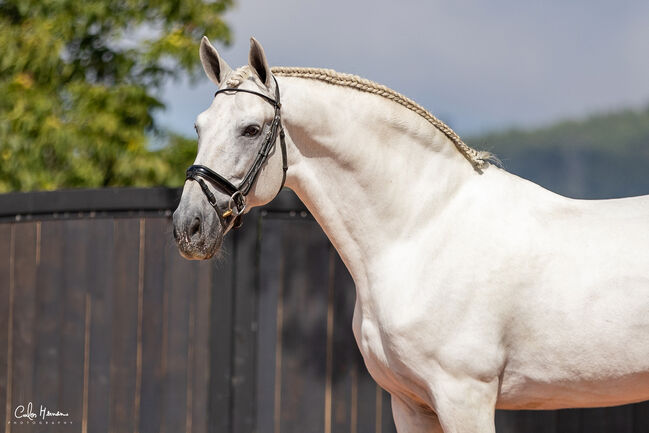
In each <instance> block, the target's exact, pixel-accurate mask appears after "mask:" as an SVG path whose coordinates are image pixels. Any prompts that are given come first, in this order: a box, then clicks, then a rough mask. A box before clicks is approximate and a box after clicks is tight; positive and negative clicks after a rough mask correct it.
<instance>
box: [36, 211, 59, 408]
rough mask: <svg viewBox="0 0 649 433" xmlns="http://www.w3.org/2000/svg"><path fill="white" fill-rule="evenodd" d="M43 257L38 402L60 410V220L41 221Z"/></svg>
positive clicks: (38, 296) (39, 296)
mask: <svg viewBox="0 0 649 433" xmlns="http://www.w3.org/2000/svg"><path fill="white" fill-rule="evenodd" d="M38 224H40V226H41V228H40V248H39V251H40V260H39V264H38V266H37V269H36V311H37V313H36V321H35V332H36V353H35V360H34V385H33V387H34V388H33V393H32V395H33V396H34V398H35V399H36V401H35V402H34V403H35V404H38V405H39V406H40V404H43V405H44V406H46V407H48V408H50V409H52V410H57V408H60V405H59V387H60V377H59V366H60V356H61V353H60V348H59V343H60V340H59V335H61V325H62V323H61V318H62V314H63V302H62V291H63V284H62V280H61V278H60V275H61V267H62V266H63V255H64V253H63V245H64V231H63V230H64V227H63V224H62V223H61V222H59V221H43V222H39V223H38Z"/></svg>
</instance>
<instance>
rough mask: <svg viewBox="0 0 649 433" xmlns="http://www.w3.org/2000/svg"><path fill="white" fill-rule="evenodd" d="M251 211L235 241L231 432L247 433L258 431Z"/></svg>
mask: <svg viewBox="0 0 649 433" xmlns="http://www.w3.org/2000/svg"><path fill="white" fill-rule="evenodd" d="M258 218H259V211H257V210H253V211H251V212H250V213H249V214H248V215H247V216H246V219H245V222H244V226H243V227H242V228H241V229H239V230H237V231H235V232H233V233H231V234H230V236H233V237H234V240H233V241H234V260H235V268H234V269H235V270H234V282H235V283H234V284H235V287H234V322H233V323H234V325H233V333H234V341H233V355H232V356H233V358H232V377H231V380H232V388H231V392H232V394H231V397H230V398H231V400H230V401H231V404H232V406H231V407H232V412H231V418H230V420H231V431H232V432H233V433H248V432H250V431H252V430H253V429H254V428H255V415H256V410H255V403H256V399H255V390H256V386H255V371H256V358H255V355H256V353H255V349H256V344H257V311H256V309H257V287H256V282H257V281H256V279H257V269H256V268H257V266H258V262H257V233H258V232H257V223H258Z"/></svg>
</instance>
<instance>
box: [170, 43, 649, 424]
mask: <svg viewBox="0 0 649 433" xmlns="http://www.w3.org/2000/svg"><path fill="white" fill-rule="evenodd" d="M201 59H202V62H203V66H204V69H205V72H206V73H207V75H208V76H209V77H210V78H211V79H212V81H214V82H215V83H216V84H217V85H218V86H219V87H221V88H223V87H238V88H242V89H248V90H253V91H256V92H260V93H263V94H264V95H267V96H268V97H273V96H274V95H275V90H276V89H275V82H274V80H273V79H272V76H273V74H272V73H271V69H270V68H269V66H268V63H267V61H266V57H265V55H264V52H263V50H262V48H261V46H260V45H259V44H258V43H257V42H256V41H254V40H253V41H252V44H251V51H250V62H249V63H250V64H249V65H247V66H245V67H243V68H240V69H238V70H236V71H233V70H231V69H230V68H229V67H228V66H227V64H226V63H225V62H224V61H223V60H222V59H221V58H220V56H219V55H218V53H217V52H216V50H215V49H214V48H213V47H212V46H211V45H210V44H209V42H208V41H207V39H204V40H203V42H202V44H201ZM296 71H297V70H296ZM275 72H276V73H275V75H276V76H277V82H278V83H279V89H280V93H281V98H282V107H281V115H282V123H283V126H284V129H285V130H286V146H287V161H288V172H287V177H286V186H287V187H289V188H291V189H293V190H294V191H295V192H296V194H297V195H298V196H299V197H300V199H301V200H302V201H303V202H304V203H305V204H306V206H307V207H308V208H309V210H310V211H311V212H312V214H313V215H314V217H315V218H316V220H317V221H318V223H319V224H320V225H321V226H322V228H323V229H324V231H325V233H326V234H327V236H328V237H329V239H330V240H331V241H332V243H333V245H334V246H335V247H336V249H337V251H338V252H339V253H340V255H341V257H342V259H343V261H344V262H345V264H346V266H347V268H348V269H349V271H350V273H351V275H352V277H353V279H354V282H355V284H356V291H357V298H356V306H355V311H354V319H353V331H354V335H355V337H356V341H357V343H358V345H359V348H360V350H361V353H362V354H363V357H364V360H365V363H366V365H367V368H368V370H369V371H370V373H371V374H372V376H373V377H374V379H375V380H376V381H377V382H378V383H379V384H380V385H381V386H382V387H383V388H385V389H386V390H387V391H389V392H390V393H391V395H392V407H393V414H394V418H395V423H396V425H397V429H398V430H399V432H400V433H404V432H442V431H443V432H445V433H464V432H493V431H494V420H493V417H494V410H495V409H496V408H502V409H552V408H561V407H589V406H607V405H617V404H623V403H630V402H636V401H641V400H645V399H649V196H643V197H636V198H627V199H618V200H601V201H584V200H572V199H568V198H565V197H562V196H559V195H556V194H554V193H552V192H549V191H547V190H545V189H543V188H541V187H539V186H537V185H535V184H533V183H531V182H528V181H526V180H524V179H521V178H519V177H516V176H514V175H512V174H509V173H507V172H506V171H504V170H502V169H500V168H498V167H495V166H492V165H489V164H488V163H486V162H485V161H484V155H481V154H479V153H471V152H466V151H461V150H462V149H461V147H460V145H459V143H458V142H457V141H453V138H452V136H451V135H450V133H449V132H448V131H444V125H438V124H437V125H436V124H435V123H434V122H432V121H431V119H430V118H426V117H425V116H423V115H422V113H421V112H416V110H413V109H412V108H411V107H409V106H408V105H407V104H403V103H397V102H398V101H396V102H395V99H394V98H390V96H389V95H387V96H386V95H385V94H382V93H380V92H373V91H371V89H370V90H367V89H363V88H362V87H360V86H359V85H356V84H354V83H352V84H349V83H347V84H345V80H344V79H343V78H344V76H336V74H335V73H331V72H327V71H325V72H327V73H328V74H329V78H327V77H326V74H325V72H322V73H318V72H317V70H312V72H313V73H312V74H311V73H308V71H307V72H304V71H302V72H303V73H298V72H295V73H293V72H292V70H291V69H284V68H278V69H275ZM332 77H333V78H332ZM336 77H338V78H336ZM352 81H353V80H352ZM370 87H371V86H370ZM272 119H273V107H272V106H271V105H270V104H268V103H267V102H265V101H264V100H263V99H262V98H260V97H258V96H255V95H252V94H247V93H232V94H227V92H226V94H219V95H217V96H216V97H215V99H214V101H213V102H212V105H211V106H210V107H209V108H208V109H207V110H206V111H205V112H203V113H201V114H200V115H199V116H198V119H197V122H196V124H197V131H198V135H199V139H198V155H197V157H196V164H200V165H205V166H208V167H210V168H212V169H213V170H215V171H217V172H218V173H220V174H221V175H223V176H225V177H228V179H229V180H230V181H231V182H233V183H235V182H237V181H240V180H241V179H242V178H243V176H244V175H245V172H246V170H247V169H248V167H249V165H250V162H251V161H252V160H253V159H254V157H255V154H256V152H257V150H258V148H259V146H260V145H261V143H262V142H263V137H264V136H265V134H266V133H267V131H268V128H269V124H270V122H271V121H272ZM281 182H282V156H281V152H280V151H279V147H278V146H277V145H276V146H275V147H274V148H273V150H272V151H271V153H270V155H269V157H268V159H267V160H266V162H265V164H264V166H263V168H262V170H261V172H260V174H259V176H258V178H257V180H256V182H255V184H254V185H253V187H252V189H251V190H250V193H249V194H248V196H247V198H246V199H247V208H248V209H249V208H250V207H253V206H258V205H262V204H264V203H267V202H268V201H270V200H272V198H273V197H274V196H275V194H276V193H277V190H278V189H279V187H280V186H281ZM208 187H209V188H210V191H211V192H212V193H213V194H214V196H215V197H216V201H217V204H218V206H217V208H218V209H226V208H227V207H228V200H229V197H228V195H227V194H225V193H224V192H223V191H222V190H220V189H219V188H218V187H216V186H215V185H211V184H209V185H208ZM230 223H231V221H229V220H228V219H227V218H224V217H222V216H220V215H219V214H218V210H215V208H213V207H212V206H210V204H209V203H208V200H207V198H206V195H205V193H204V191H202V190H201V187H200V185H199V184H198V182H196V181H188V182H186V184H185V187H184V190H183V196H182V199H181V202H180V205H179V207H178V209H177V210H176V213H175V214H174V227H175V234H176V237H177V240H178V245H179V248H180V251H181V253H182V254H183V255H184V256H185V257H187V258H195V259H204V258H209V257H211V256H212V255H213V254H214V253H215V252H216V251H217V250H218V248H219V246H220V243H221V240H222V238H223V236H224V234H225V233H226V232H227V231H228V230H229V229H230V226H231V224H230Z"/></svg>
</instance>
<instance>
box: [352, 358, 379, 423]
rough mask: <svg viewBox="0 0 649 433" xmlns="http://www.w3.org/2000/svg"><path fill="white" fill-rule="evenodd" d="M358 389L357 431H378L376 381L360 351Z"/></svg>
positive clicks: (357, 362)
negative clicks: (368, 370) (366, 366)
mask: <svg viewBox="0 0 649 433" xmlns="http://www.w3.org/2000/svg"><path fill="white" fill-rule="evenodd" d="M356 368H357V376H358V391H357V398H356V406H357V407H358V409H357V427H356V428H357V431H358V432H359V433H370V432H372V433H375V432H376V382H374V380H373V379H372V377H371V376H370V374H369V373H368V372H367V369H366V368H365V362H364V361H363V358H362V357H361V354H360V352H359V353H358V359H357V361H356Z"/></svg>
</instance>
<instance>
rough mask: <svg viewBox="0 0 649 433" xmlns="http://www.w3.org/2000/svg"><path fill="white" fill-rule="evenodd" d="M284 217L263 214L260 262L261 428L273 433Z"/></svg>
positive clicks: (277, 404) (278, 398)
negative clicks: (282, 219)
mask: <svg viewBox="0 0 649 433" xmlns="http://www.w3.org/2000/svg"><path fill="white" fill-rule="evenodd" d="M283 224H285V222H283V221H278V220H274V219H272V218H262V225H261V246H260V264H259V308H258V322H259V331H258V335H257V339H258V340H257V341H258V343H257V353H258V355H257V391H256V393H257V431H258V432H259V433H273V432H274V431H275V429H276V428H277V427H278V424H276V408H277V409H279V407H280V405H281V389H280V384H281V363H282V359H281V351H280V350H277V349H278V348H279V347H281V333H282V325H283V319H282V316H283V314H282V308H283V305H282V304H281V303H280V302H278V299H281V296H282V293H283V285H284V258H285V257H284V255H283V254H281V253H278V252H280V251H281V245H282V239H281V237H282V225H283Z"/></svg>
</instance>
